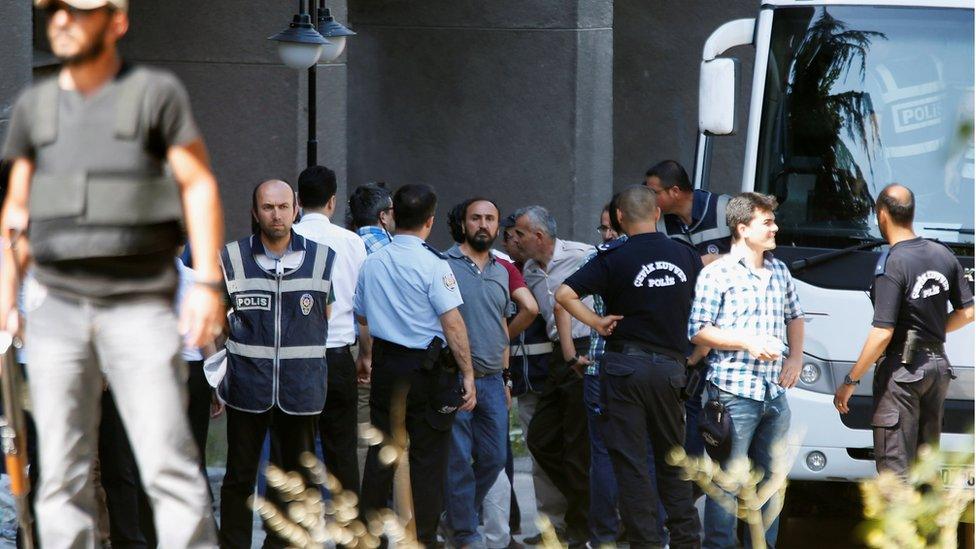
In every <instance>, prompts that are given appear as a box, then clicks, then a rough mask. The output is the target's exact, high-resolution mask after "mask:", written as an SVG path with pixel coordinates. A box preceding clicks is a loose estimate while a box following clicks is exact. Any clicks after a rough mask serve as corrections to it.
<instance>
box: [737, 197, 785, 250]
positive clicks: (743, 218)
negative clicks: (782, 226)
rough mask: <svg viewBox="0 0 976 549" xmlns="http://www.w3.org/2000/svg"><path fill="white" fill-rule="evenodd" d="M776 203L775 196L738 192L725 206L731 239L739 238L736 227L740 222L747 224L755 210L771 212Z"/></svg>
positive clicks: (774, 208) (753, 215)
mask: <svg viewBox="0 0 976 549" xmlns="http://www.w3.org/2000/svg"><path fill="white" fill-rule="evenodd" d="M778 205H779V204H777V202H776V197H774V196H772V195H768V194H760V193H740V194H738V195H736V196H735V198H733V199H732V200H729V204H728V206H726V207H725V222H726V223H727V224H728V226H729V230H730V231H732V240H738V239H739V235H738V233H736V230H735V229H736V227H738V226H739V224H740V223H741V224H743V225H748V224H749V223H750V222H751V221H752V218H754V217H755V216H756V210H759V211H764V212H773V211H776V207H777V206H778Z"/></svg>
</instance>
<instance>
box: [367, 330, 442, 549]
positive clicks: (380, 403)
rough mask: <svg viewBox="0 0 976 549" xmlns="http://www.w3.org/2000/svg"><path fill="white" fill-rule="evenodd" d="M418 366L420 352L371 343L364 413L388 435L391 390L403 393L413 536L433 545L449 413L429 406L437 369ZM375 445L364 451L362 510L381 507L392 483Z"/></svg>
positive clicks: (439, 501) (421, 362)
mask: <svg viewBox="0 0 976 549" xmlns="http://www.w3.org/2000/svg"><path fill="white" fill-rule="evenodd" d="M422 364H423V355H422V353H418V352H409V353H407V352H396V351H393V350H384V351H383V352H382V353H381V354H377V347H376V346H375V345H374V348H373V375H372V382H371V385H370V393H369V407H370V414H369V417H370V422H371V423H372V424H373V426H374V427H376V428H377V429H379V430H381V431H382V432H383V433H384V434H385V435H386V436H387V438H391V437H392V424H391V417H390V413H391V404H392V399H393V396H394V393H395V392H396V391H398V390H400V391H403V390H405V391H407V396H406V408H407V409H406V430H407V436H409V437H410V452H409V456H410V457H409V460H410V487H411V492H412V496H413V513H414V517H415V519H416V525H417V539H418V541H420V542H421V543H423V544H424V545H426V546H428V547H433V546H434V544H435V542H436V539H437V523H438V521H439V520H440V516H441V511H443V510H444V500H443V493H444V477H445V476H446V473H447V456H448V449H449V447H450V440H451V430H450V429H451V426H452V425H453V419H454V417H453V416H454V414H449V415H448V414H440V413H439V412H437V410H435V409H434V406H433V405H432V404H431V397H432V396H433V391H434V389H435V387H436V385H437V376H438V375H440V372H439V369H436V371H431V370H424V369H423V368H422ZM441 416H444V417H441ZM381 447H382V446H381V445H380V446H371V447H370V448H369V453H368V454H367V455H366V469H365V472H364V473H363V496H362V501H363V508H362V512H363V513H364V514H365V513H369V512H370V511H375V510H380V509H384V508H386V507H387V503H388V501H389V495H390V489H391V488H392V486H393V472H394V471H393V468H392V467H389V466H387V465H383V464H382V463H380V460H379V452H380V449H381Z"/></svg>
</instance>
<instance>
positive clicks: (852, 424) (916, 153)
mask: <svg viewBox="0 0 976 549" xmlns="http://www.w3.org/2000/svg"><path fill="white" fill-rule="evenodd" d="M749 44H751V45H753V46H754V47H755V52H756V55H755V63H754V73H753V76H752V91H751V97H749V98H740V97H737V96H738V95H739V87H738V85H737V80H738V75H737V72H738V62H737V60H735V59H732V58H730V57H723V54H725V53H726V52H727V51H728V50H729V49H731V48H733V47H736V46H743V45H749ZM744 100H748V105H749V114H748V122H747V126H746V127H745V128H744V131H745V132H746V146H745V151H743V174H742V185H741V189H742V190H743V191H752V190H755V191H758V192H762V193H768V194H772V195H775V196H776V197H777V199H778V200H779V203H780V206H779V210H778V211H777V214H776V216H777V224H778V225H779V228H780V229H779V235H778V236H777V242H778V247H777V249H776V251H775V254H776V256H777V257H779V258H780V259H781V260H783V261H784V262H786V264H787V265H790V266H791V270H792V271H793V276H794V278H795V279H796V281H797V287H798V291H799V295H800V301H801V304H802V306H803V309H804V311H805V312H806V315H807V317H806V337H805V345H804V355H805V356H804V366H803V370H802V373H801V381H800V382H799V383H798V386H797V388H796V389H794V390H792V391H790V392H789V393H788V394H789V400H790V407H791V408H792V412H793V426H794V428H795V429H796V430H798V431H799V432H803V433H804V436H803V439H802V442H801V443H800V446H801V447H800V448H799V449H798V450H799V451H798V457H797V460H796V462H795V463H794V465H793V468H792V470H791V478H792V479H798V480H808V481H809V480H813V481H817V480H820V481H856V480H859V479H863V478H866V477H870V476H873V475H874V474H875V465H874V461H873V450H872V434H871V424H870V420H871V414H870V410H871V376H870V375H868V376H867V377H865V378H864V380H863V381H862V382H861V384H860V385H859V386H858V388H857V391H856V392H855V396H854V397H853V398H852V399H851V402H850V407H851V412H850V413H849V414H847V415H845V416H841V415H839V414H838V413H837V411H836V409H835V408H834V406H833V394H834V390H835V388H836V387H837V385H838V384H839V383H840V382H841V380H842V379H843V377H844V374H846V373H847V372H848V371H849V370H850V368H851V366H852V365H853V363H854V361H855V360H856V359H857V356H858V353H859V351H860V349H861V345H862V343H863V342H864V339H865V336H866V335H867V332H868V329H869V328H870V325H871V316H872V305H871V301H870V298H869V292H868V289H869V287H870V285H871V282H872V279H873V277H874V269H875V264H876V263H877V260H878V257H879V254H880V253H881V251H883V250H884V249H885V248H886V246H885V245H884V244H883V242H882V241H881V240H880V239H881V234H880V232H879V230H878V227H877V224H876V221H875V217H874V212H873V204H874V199H875V197H876V196H877V193H878V191H880V190H881V188H883V187H884V186H885V185H887V184H888V183H891V182H899V183H902V184H904V185H907V186H908V187H909V188H911V189H912V190H913V191H914V193H915V197H916V214H915V230H916V232H917V233H918V234H919V235H921V236H924V237H928V238H932V239H936V240H938V241H940V242H943V243H944V244H945V245H946V246H948V247H949V248H950V249H952V250H953V252H954V253H955V254H956V256H957V257H958V258H959V260H960V262H961V263H962V265H963V266H964V267H965V268H966V272H967V275H968V279H969V283H970V285H971V286H972V284H973V217H974V214H973V199H974V195H973V171H974V170H973V3H972V1H968V2H953V1H927V0H915V1H879V0H876V1H873V2H871V1H863V0H846V1H819V0H812V1H802V0H764V1H763V2H762V4H761V7H760V9H759V12H758V16H757V17H756V18H755V19H740V20H736V21H731V22H729V23H726V24H724V25H722V26H721V27H719V28H718V29H717V30H716V31H715V32H714V33H712V35H711V36H710V37H709V39H708V41H707V42H706V44H705V47H704V51H703V54H702V66H701V82H700V99H699V130H700V132H701V133H700V136H699V145H698V152H697V157H696V170H695V174H696V175H695V179H696V185H698V186H700V187H707V186H708V179H709V162H710V154H709V153H710V149H711V147H712V146H713V145H714V140H715V139H717V138H718V136H721V135H730V134H732V133H735V132H736V130H737V128H736V119H735V112H736V103H738V102H740V101H744ZM973 341H974V330H973V326H972V325H970V326H968V327H967V328H966V329H964V330H960V331H958V332H956V333H953V334H950V335H949V339H948V341H947V345H946V350H947V353H948V356H949V360H950V362H951V363H952V364H953V369H954V370H955V374H956V375H957V376H958V378H957V379H956V380H954V381H953V382H952V383H951V385H950V388H949V394H948V399H947V401H946V404H945V419H944V422H943V429H942V432H943V435H942V440H941V445H942V449H943V450H947V451H950V452H965V451H971V450H972V447H973V437H972V432H973V387H974V375H973V363H974V357H973V353H974V349H973Z"/></svg>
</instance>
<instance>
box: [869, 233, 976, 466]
mask: <svg viewBox="0 0 976 549" xmlns="http://www.w3.org/2000/svg"><path fill="white" fill-rule="evenodd" d="M871 297H872V300H873V301H874V320H873V322H872V324H873V325H874V326H876V327H879V328H894V335H893V336H892V338H891V342H890V343H889V344H888V347H887V349H886V350H885V355H884V356H883V357H882V359H881V361H880V363H879V365H878V368H877V371H876V372H875V375H874V412H873V415H872V418H871V426H872V427H873V428H874V458H875V462H876V463H877V466H878V470H879V471H881V470H891V471H894V472H896V473H899V474H904V473H906V472H907V470H908V467H909V464H911V463H912V461H913V460H914V459H915V454H916V452H917V450H918V445H919V444H930V445H937V444H938V442H939V435H940V434H941V432H942V414H943V403H944V402H945V397H946V391H947V390H948V388H949V381H950V380H951V379H952V377H953V374H952V368H951V366H950V364H949V360H948V359H947V358H946V355H945V349H944V346H943V343H945V334H946V331H945V327H946V320H947V318H948V313H947V310H948V308H947V302H948V303H951V304H952V307H953V308H954V309H961V308H965V307H968V306H971V305H972V304H973V296H972V291H971V290H970V288H969V283H968V282H967V281H966V279H965V273H964V271H963V268H962V266H961V265H960V264H959V261H958V260H957V259H956V257H955V256H954V255H953V254H952V252H951V251H949V250H948V249H947V248H946V247H945V246H943V245H941V244H938V243H936V242H932V241H930V240H925V239H922V238H914V239H912V240H906V241H903V242H899V243H897V244H895V245H894V246H892V247H891V249H890V250H888V251H887V252H885V253H884V254H882V256H881V257H880V258H879V260H878V265H877V268H876V269H875V279H874V285H873V287H872V290H871ZM906 342H907V346H908V347H909V348H907V349H906Z"/></svg>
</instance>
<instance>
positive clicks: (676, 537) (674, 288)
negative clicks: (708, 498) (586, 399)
mask: <svg viewBox="0 0 976 549" xmlns="http://www.w3.org/2000/svg"><path fill="white" fill-rule="evenodd" d="M616 215H617V219H618V220H619V222H620V226H621V227H622V228H623V230H624V232H626V233H627V235H628V237H629V238H628V240H627V241H626V242H622V243H620V244H618V245H616V246H612V245H610V246H604V247H601V250H600V251H599V252H598V254H597V256H596V257H595V258H594V259H593V260H591V261H589V262H588V263H587V264H585V265H583V266H582V267H580V269H579V270H578V271H576V273H574V274H573V275H571V276H570V277H569V278H567V279H566V281H565V282H564V283H563V285H562V286H560V287H559V289H557V290H556V301H557V302H558V303H559V304H560V305H562V307H563V308H565V309H566V311H568V312H569V313H570V314H571V315H573V316H574V317H576V318H577V319H579V320H580V321H582V322H583V323H585V324H587V325H588V326H590V327H591V328H593V329H594V330H596V331H597V332H599V333H600V335H602V336H604V337H606V338H607V341H606V352H605V353H604V355H603V359H602V361H601V365H600V383H601V390H602V392H603V395H604V401H605V402H603V415H604V417H605V421H606V424H605V426H606V427H605V430H604V433H603V435H604V437H605V441H606V445H607V449H608V450H609V452H610V459H611V461H612V462H613V468H614V472H615V474H616V477H617V484H618V485H619V490H620V494H619V510H620V515H621V518H622V519H623V522H624V525H625V526H626V528H627V534H628V541H629V543H630V546H631V547H635V548H643V547H660V546H661V545H662V543H661V541H662V540H661V539H660V534H659V532H658V531H657V515H658V509H657V505H658V494H657V491H656V490H655V489H654V483H653V482H652V480H651V477H650V474H649V472H648V468H647V460H648V442H650V443H651V445H652V446H653V448H654V456H653V459H654V465H655V470H656V473H657V488H658V490H660V499H661V501H662V502H663V504H664V508H665V510H666V511H667V521H666V524H667V527H668V530H669V532H670V536H671V539H670V546H671V547H674V548H686V547H688V548H697V547H700V546H701V542H700V540H699V534H700V530H701V526H700V523H699V521H698V512H697V511H696V510H695V507H694V505H693V502H692V490H691V482H690V481H688V480H683V479H682V478H681V474H680V470H679V469H678V468H677V467H675V466H673V465H671V464H669V463H668V462H667V461H666V460H665V456H666V455H667V453H668V451H670V449H671V448H673V447H675V446H682V445H683V444H684V438H685V437H684V435H685V418H684V410H683V405H682V402H681V393H682V390H683V389H684V385H685V360H686V359H685V352H686V351H687V349H688V347H689V344H688V338H687V334H686V332H685V326H686V324H687V318H688V315H689V313H690V311H691V302H692V297H693V295H694V288H695V281H696V279H697V278H698V273H699V271H700V270H701V268H702V262H701V259H700V258H699V256H698V254H697V253H695V252H694V250H692V249H691V248H689V247H687V246H684V245H681V244H679V243H677V242H674V241H673V240H671V239H669V238H667V237H666V236H665V235H663V234H661V233H658V232H656V231H655V223H656V221H657V217H658V215H659V210H658V208H657V206H656V205H655V200H654V193H652V192H651V191H650V190H649V189H647V188H646V187H643V186H634V187H630V188H628V189H625V190H624V191H622V192H621V193H620V194H619V195H618V196H617V199H616ZM617 242H620V241H617ZM593 294H595V295H600V296H601V297H602V298H603V301H604V303H605V305H606V311H607V313H608V314H607V315H606V316H602V317H601V316H599V315H597V314H596V313H595V312H593V311H592V310H591V309H589V308H588V307H586V306H585V305H583V303H582V301H580V296H585V295H593Z"/></svg>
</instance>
